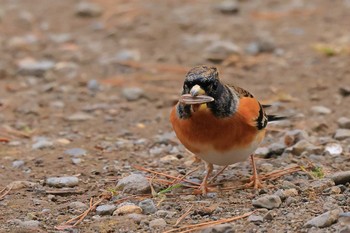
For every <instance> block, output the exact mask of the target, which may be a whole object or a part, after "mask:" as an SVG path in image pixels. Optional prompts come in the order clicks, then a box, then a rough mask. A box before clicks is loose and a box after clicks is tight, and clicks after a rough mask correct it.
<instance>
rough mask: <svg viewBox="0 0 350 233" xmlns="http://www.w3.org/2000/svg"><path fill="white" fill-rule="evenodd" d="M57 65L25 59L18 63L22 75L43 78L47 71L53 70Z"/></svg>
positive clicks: (48, 61)
mask: <svg viewBox="0 0 350 233" xmlns="http://www.w3.org/2000/svg"><path fill="white" fill-rule="evenodd" d="M54 65H55V63H54V62H53V61H50V60H41V61H36V60H34V59H32V58H25V59H22V60H20V61H19V62H18V63H17V66H18V72H19V73H20V74H22V75H32V76H42V75H43V74H44V73H45V72H46V71H48V70H50V69H52V68H53V67H54Z"/></svg>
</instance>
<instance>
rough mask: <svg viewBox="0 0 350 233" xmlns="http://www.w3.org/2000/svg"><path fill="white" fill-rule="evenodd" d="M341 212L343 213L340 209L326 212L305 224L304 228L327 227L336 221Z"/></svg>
mask: <svg viewBox="0 0 350 233" xmlns="http://www.w3.org/2000/svg"><path fill="white" fill-rule="evenodd" d="M342 212H343V211H342V210H341V209H335V210H331V211H327V212H326V213H323V214H321V215H319V216H317V217H315V218H313V219H311V220H309V221H308V222H307V223H305V225H304V227H319V228H324V227H329V226H331V225H332V224H333V223H335V222H336V221H337V220H338V218H339V214H340V213H342Z"/></svg>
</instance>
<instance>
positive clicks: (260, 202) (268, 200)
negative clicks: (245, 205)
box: [252, 195, 282, 210]
mask: <svg viewBox="0 0 350 233" xmlns="http://www.w3.org/2000/svg"><path fill="white" fill-rule="evenodd" d="M252 204H253V206H255V207H258V208H266V209H269V210H270V209H273V208H278V207H279V206H280V205H281V204H282V201H281V198H280V197H279V196H277V195H265V196H262V197H259V198H258V199H255V200H253V201H252Z"/></svg>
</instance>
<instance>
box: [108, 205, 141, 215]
mask: <svg viewBox="0 0 350 233" xmlns="http://www.w3.org/2000/svg"><path fill="white" fill-rule="evenodd" d="M141 213H142V209H141V208H140V207H139V206H137V205H134V204H131V203H130V204H125V205H123V206H120V207H118V208H117V209H116V210H115V211H114V212H113V215H125V214H141Z"/></svg>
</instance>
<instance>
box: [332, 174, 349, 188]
mask: <svg viewBox="0 0 350 233" xmlns="http://www.w3.org/2000/svg"><path fill="white" fill-rule="evenodd" d="M330 178H331V179H332V180H333V181H334V183H335V184H336V185H338V184H346V183H348V182H350V171H341V172H336V173H334V174H332V175H330Z"/></svg>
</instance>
